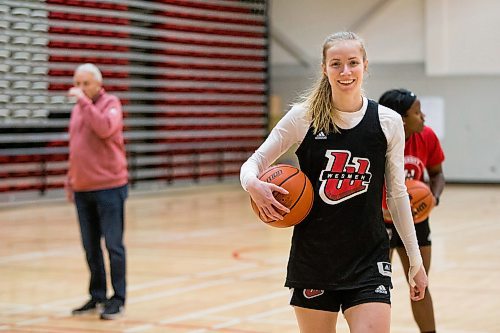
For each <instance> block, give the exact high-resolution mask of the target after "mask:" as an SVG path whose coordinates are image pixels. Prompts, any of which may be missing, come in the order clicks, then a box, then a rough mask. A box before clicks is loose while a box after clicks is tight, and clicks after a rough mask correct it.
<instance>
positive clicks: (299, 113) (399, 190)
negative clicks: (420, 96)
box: [240, 97, 422, 281]
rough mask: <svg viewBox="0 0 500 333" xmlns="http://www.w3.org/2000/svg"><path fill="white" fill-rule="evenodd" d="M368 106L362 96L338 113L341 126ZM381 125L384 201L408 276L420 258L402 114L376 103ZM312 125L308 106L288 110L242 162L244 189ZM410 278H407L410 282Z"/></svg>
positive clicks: (348, 124) (352, 123)
mask: <svg viewBox="0 0 500 333" xmlns="http://www.w3.org/2000/svg"><path fill="white" fill-rule="evenodd" d="M367 106H368V100H367V99H366V98H365V97H363V106H362V107H361V109H360V110H358V111H356V112H339V116H340V117H339V122H338V123H337V124H336V125H337V126H338V127H340V128H341V129H350V128H353V127H355V126H356V125H357V124H359V123H360V121H361V120H362V119H363V117H364V115H365V113H366V109H367ZM378 112H379V119H380V125H381V127H382V131H383V132H384V135H385V137H386V139H387V153H386V165H385V182H386V187H387V204H388V207H389V211H390V212H391V216H392V218H393V221H394V225H395V226H396V229H397V231H398V233H399V235H400V236H401V239H402V241H403V243H404V245H405V248H406V251H407V253H408V257H409V259H410V265H411V266H412V271H411V272H410V277H411V279H412V278H413V277H414V276H415V274H416V273H417V272H418V270H419V269H420V266H421V264H422V258H421V255H420V251H419V248H418V243H417V238H416V235H415V228H414V223H413V217H412V214H411V208H410V201H409V198H408V193H407V190H406V185H405V174H404V147H405V134H404V128H403V121H402V118H401V116H400V115H399V114H398V113H396V112H394V111H393V110H391V109H389V108H387V107H384V106H382V105H379V106H378ZM310 126H311V120H310V119H308V116H307V109H306V108H305V107H304V106H303V105H301V104H297V105H294V106H293V107H292V108H291V109H290V111H289V112H287V113H286V114H285V115H284V116H283V118H282V119H281V120H280V121H279V122H278V124H276V126H275V127H274V128H273V130H272V131H271V133H270V134H269V136H268V138H267V139H266V140H265V141H264V142H263V143H262V145H261V146H260V147H259V148H258V149H257V150H256V151H255V153H254V154H252V156H251V157H250V158H249V159H248V160H247V161H246V162H245V163H244V164H243V165H242V167H241V173H240V180H241V185H242V186H243V188H244V189H245V190H246V189H247V184H248V182H249V180H250V179H251V178H255V177H257V176H258V175H259V174H260V173H261V172H262V171H263V170H265V169H266V168H268V167H269V166H270V165H271V164H272V163H273V162H274V161H276V160H277V159H278V158H279V157H280V156H281V155H283V154H284V153H285V152H286V151H287V150H288V149H289V148H290V147H291V146H292V145H294V144H300V143H301V142H302V140H303V139H304V137H305V135H306V134H307V131H308V130H309V128H310ZM411 279H410V281H412V280H411Z"/></svg>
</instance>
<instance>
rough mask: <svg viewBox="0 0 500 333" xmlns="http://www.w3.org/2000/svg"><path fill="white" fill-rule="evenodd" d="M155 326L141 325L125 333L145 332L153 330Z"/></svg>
mask: <svg viewBox="0 0 500 333" xmlns="http://www.w3.org/2000/svg"><path fill="white" fill-rule="evenodd" d="M155 326H156V325H155V324H145V325H140V326H136V327H133V328H129V329H126V330H125V331H124V332H127V333H136V332H144V331H147V330H150V329H153V328H154V327H155Z"/></svg>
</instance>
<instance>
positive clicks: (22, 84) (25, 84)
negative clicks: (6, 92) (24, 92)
mask: <svg viewBox="0 0 500 333" xmlns="http://www.w3.org/2000/svg"><path fill="white" fill-rule="evenodd" d="M30 88H31V82H30V81H25V80H22V81H14V83H13V84H12V89H30Z"/></svg>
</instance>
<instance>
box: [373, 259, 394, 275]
mask: <svg viewBox="0 0 500 333" xmlns="http://www.w3.org/2000/svg"><path fill="white" fill-rule="evenodd" d="M377 266H378V272H379V273H380V274H381V275H383V276H388V277H391V275H392V266H391V263H390V262H385V261H379V262H378V263H377Z"/></svg>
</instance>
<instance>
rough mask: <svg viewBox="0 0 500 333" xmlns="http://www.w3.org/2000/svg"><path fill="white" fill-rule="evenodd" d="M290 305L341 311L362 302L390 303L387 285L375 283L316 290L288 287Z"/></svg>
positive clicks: (389, 292)
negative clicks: (356, 286) (345, 288)
mask: <svg viewBox="0 0 500 333" xmlns="http://www.w3.org/2000/svg"><path fill="white" fill-rule="evenodd" d="M290 292H291V298H290V305H293V306H299V307H301V308H306V309H313V310H322V311H329V312H339V311H340V309H342V312H344V311H345V310H347V309H349V308H350V307H353V306H355V305H359V304H363V303H373V302H376V303H387V304H391V291H390V287H389V286H388V285H382V284H381V285H375V286H368V287H363V288H358V289H349V290H317V289H297V288H290Z"/></svg>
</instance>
